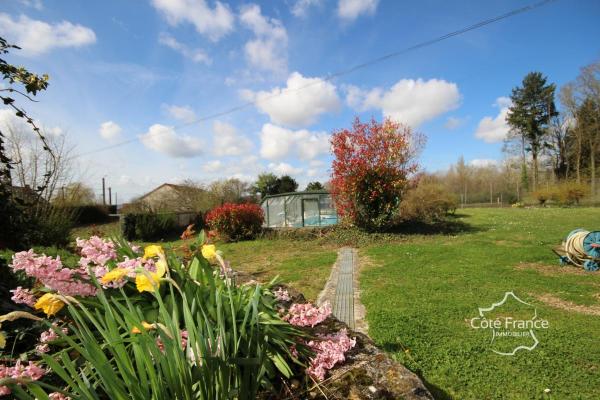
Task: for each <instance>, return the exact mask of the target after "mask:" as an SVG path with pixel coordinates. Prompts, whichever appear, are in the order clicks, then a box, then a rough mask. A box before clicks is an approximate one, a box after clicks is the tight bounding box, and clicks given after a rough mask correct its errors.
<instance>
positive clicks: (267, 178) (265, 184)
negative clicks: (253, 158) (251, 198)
mask: <svg viewBox="0 0 600 400" xmlns="http://www.w3.org/2000/svg"><path fill="white" fill-rule="evenodd" d="M252 191H253V192H254V193H255V194H260V196H261V197H265V196H268V195H272V194H276V192H277V176H275V174H272V173H268V172H263V173H262V174H259V175H258V178H257V179H256V182H255V183H254V186H252Z"/></svg>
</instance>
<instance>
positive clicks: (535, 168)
mask: <svg viewBox="0 0 600 400" xmlns="http://www.w3.org/2000/svg"><path fill="white" fill-rule="evenodd" d="M531 157H532V159H533V190H534V191H536V190H537V184H538V154H537V151H533V150H532V151H531Z"/></svg>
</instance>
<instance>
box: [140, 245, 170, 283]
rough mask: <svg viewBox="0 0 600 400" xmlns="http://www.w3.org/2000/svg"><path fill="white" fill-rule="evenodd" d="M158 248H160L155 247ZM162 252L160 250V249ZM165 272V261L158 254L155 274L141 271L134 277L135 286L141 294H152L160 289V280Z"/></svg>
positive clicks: (163, 255)
mask: <svg viewBox="0 0 600 400" xmlns="http://www.w3.org/2000/svg"><path fill="white" fill-rule="evenodd" d="M157 247H160V246H157ZM161 251H162V249H161ZM166 272H167V259H166V258H165V254H164V253H162V252H161V253H158V261H157V262H156V272H150V271H142V272H138V273H137V275H136V276H135V286H136V287H137V290H138V291H139V292H140V293H141V292H154V291H155V290H156V289H158V288H159V287H160V278H162V277H163V276H164V275H165V273H166Z"/></svg>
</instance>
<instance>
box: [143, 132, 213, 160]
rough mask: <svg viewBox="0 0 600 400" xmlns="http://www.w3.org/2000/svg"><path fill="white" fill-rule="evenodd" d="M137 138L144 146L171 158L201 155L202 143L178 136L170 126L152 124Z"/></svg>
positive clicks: (195, 139) (193, 138) (190, 137)
mask: <svg viewBox="0 0 600 400" xmlns="http://www.w3.org/2000/svg"><path fill="white" fill-rule="evenodd" d="M139 137H140V140H141V141H142V143H143V144H144V146H146V147H148V148H149V149H152V150H154V151H157V152H159V153H163V154H166V155H168V156H171V157H195V156H198V155H200V154H201V153H202V148H203V143H202V141H200V140H199V139H198V138H195V137H192V136H189V135H178V134H177V133H175V130H174V129H173V127H171V126H165V125H161V124H154V125H152V126H151V127H150V129H149V130H148V132H146V133H144V134H142V135H140V136H139Z"/></svg>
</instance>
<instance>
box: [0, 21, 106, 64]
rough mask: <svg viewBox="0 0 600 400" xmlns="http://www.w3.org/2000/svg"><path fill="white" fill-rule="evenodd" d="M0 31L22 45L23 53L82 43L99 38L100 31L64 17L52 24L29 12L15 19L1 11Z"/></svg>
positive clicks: (75, 45)
mask: <svg viewBox="0 0 600 400" xmlns="http://www.w3.org/2000/svg"><path fill="white" fill-rule="evenodd" d="M0 31H2V32H3V36H4V35H6V38H7V39H8V40H9V42H11V43H14V44H17V45H18V46H20V47H21V48H22V50H20V51H19V54H23V55H26V56H36V55H40V54H44V53H46V52H48V51H50V50H52V49H55V48H61V47H81V46H85V45H88V44H92V43H94V42H96V34H95V33H94V31H93V30H91V29H90V28H87V27H85V26H83V25H79V24H73V23H71V22H68V21H62V22H58V23H55V24H49V23H47V22H44V21H39V20H35V19H31V18H29V17H27V16H26V15H21V16H19V18H18V19H13V18H12V17H11V16H10V15H8V14H5V13H0Z"/></svg>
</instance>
